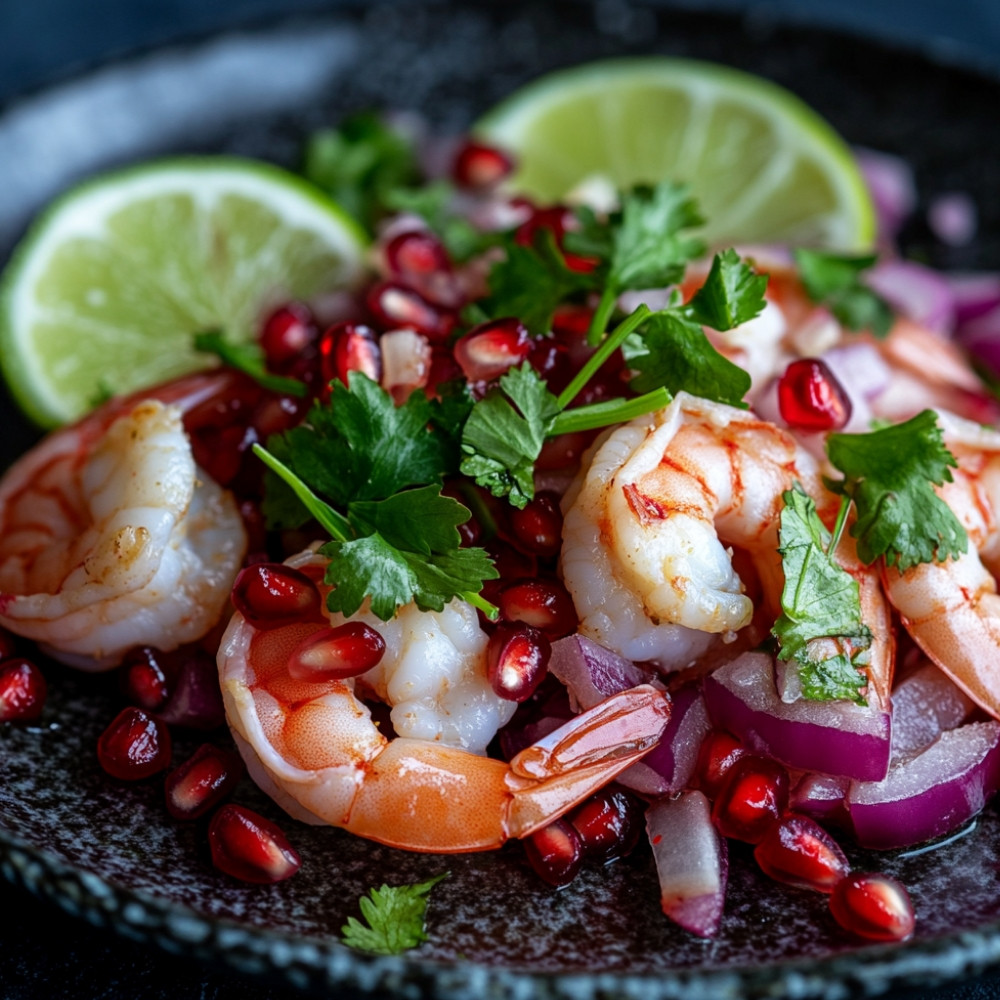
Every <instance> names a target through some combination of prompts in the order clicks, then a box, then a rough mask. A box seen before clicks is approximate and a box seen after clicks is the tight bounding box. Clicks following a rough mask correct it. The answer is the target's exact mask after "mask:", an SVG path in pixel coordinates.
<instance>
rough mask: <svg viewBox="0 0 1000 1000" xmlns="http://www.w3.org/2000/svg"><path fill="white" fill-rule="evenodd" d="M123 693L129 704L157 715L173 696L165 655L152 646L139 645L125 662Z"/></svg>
mask: <svg viewBox="0 0 1000 1000" xmlns="http://www.w3.org/2000/svg"><path fill="white" fill-rule="evenodd" d="M121 671H122V672H121V679H122V693H123V694H124V695H125V698H126V699H127V700H128V702H129V704H130V705H136V706H138V707H139V708H144V709H146V711H147V712H155V711H156V710H157V709H159V708H162V707H163V705H164V704H166V701H167V698H168V697H170V684H169V682H168V680H167V671H166V669H165V667H164V658H163V653H162V652H161V651H160V650H158V649H155V648H154V647H152V646H136V647H135V648H134V649H130V650H129V651H128V652H127V653H126V654H125V658H124V659H123V660H122V666H121Z"/></svg>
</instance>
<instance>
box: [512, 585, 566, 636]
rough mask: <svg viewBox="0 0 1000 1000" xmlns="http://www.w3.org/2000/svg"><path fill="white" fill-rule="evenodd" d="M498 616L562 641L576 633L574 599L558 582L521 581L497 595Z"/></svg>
mask: <svg viewBox="0 0 1000 1000" xmlns="http://www.w3.org/2000/svg"><path fill="white" fill-rule="evenodd" d="M500 614H501V616H502V617H503V618H504V620H505V621H509V622H524V623H525V624H526V625H531V626H533V627H534V628H537V629H539V630H540V631H542V632H544V633H545V635H546V636H548V638H549V639H561V638H562V637H563V636H566V635H570V634H571V633H573V632H575V631H576V627H577V624H578V619H577V616H576V608H575V607H574V606H573V598H572V597H570V596H569V592H568V591H567V590H566V588H565V587H564V586H563V585H562V584H561V583H560V582H559V581H558V580H521V581H519V582H517V583H512V584H509V585H508V586H506V587H504V588H503V590H502V591H501V592H500Z"/></svg>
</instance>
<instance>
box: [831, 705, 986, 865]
mask: <svg viewBox="0 0 1000 1000" xmlns="http://www.w3.org/2000/svg"><path fill="white" fill-rule="evenodd" d="M998 786H1000V723H997V722H993V721H990V722H974V723H969V724H968V725H966V726H960V727H959V728H958V729H952V730H949V731H948V732H945V733H942V734H941V738H940V739H938V740H937V741H936V742H935V743H933V744H932V745H931V746H930V747H928V748H927V749H926V750H924V751H923V752H922V753H920V754H917V755H916V756H915V757H911V758H910V759H909V760H908V761H906V762H904V763H901V764H899V765H897V766H896V767H894V768H893V769H892V770H891V771H890V772H889V775H888V776H887V777H886V779H885V780H884V781H878V782H857V781H856V782H852V784H851V787H850V790H849V791H848V793H847V808H848V810H849V812H850V817H851V824H852V825H853V827H854V835H855V837H856V839H857V841H858V843H859V844H861V846H862V847H871V848H875V849H876V850H888V849H890V848H896V847H911V846H912V845H914V844H922V843H924V842H925V841H928V840H934V839H935V838H936V837H943V836H944V835H945V834H947V833H951V832H952V831H954V830H957V829H958V828H959V827H961V826H962V825H963V824H964V823H966V822H968V821H969V820H970V819H972V817H973V816H975V815H976V814H977V813H978V812H979V811H980V810H981V809H982V808H983V806H985V805H986V803H987V802H988V801H989V799H990V798H991V797H992V796H993V795H994V793H995V792H996V791H997V788H998Z"/></svg>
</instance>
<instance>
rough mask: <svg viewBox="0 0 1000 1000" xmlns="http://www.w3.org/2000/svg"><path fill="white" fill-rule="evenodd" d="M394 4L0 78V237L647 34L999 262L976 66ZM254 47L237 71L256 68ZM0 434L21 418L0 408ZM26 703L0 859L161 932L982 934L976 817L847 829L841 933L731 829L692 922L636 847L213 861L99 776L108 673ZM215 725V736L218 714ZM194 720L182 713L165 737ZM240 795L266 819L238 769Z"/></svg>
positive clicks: (757, 980)
mask: <svg viewBox="0 0 1000 1000" xmlns="http://www.w3.org/2000/svg"><path fill="white" fill-rule="evenodd" d="M599 9H600V11H602V12H603V13H602V14H601V15H600V16H597V15H596V14H595V13H594V12H592V11H591V9H590V8H589V7H588V6H585V5H582V4H575V3H553V4H550V5H546V6H539V5H537V4H530V5H529V4H519V3H507V4H505V5H504V6H503V9H502V12H501V8H500V7H499V6H489V7H476V6H473V7H470V6H469V5H467V4H466V5H462V6H458V5H428V6H426V7H425V6H419V5H414V4H406V5H399V6H391V7H381V6H379V7H376V8H374V9H371V10H369V11H368V12H367V13H365V12H363V11H361V10H358V11H356V12H354V13H350V12H349V13H344V14H341V15H339V16H338V17H336V18H331V19H328V20H320V21H311V22H308V23H306V22H303V23H300V24H295V23H292V24H285V25H283V26H281V27H280V28H278V29H269V30H264V31H260V32H250V33H247V34H241V35H229V36H226V37H223V38H218V39H211V40H207V41H205V42H203V43H201V44H197V45H193V46H189V47H185V48H182V49H174V50H170V51H163V52H156V53H152V54H150V55H148V56H146V57H144V58H141V59H138V60H136V61H133V62H128V63H125V64H122V65H117V66H114V67H111V68H108V69H103V70H100V71H97V72H94V73H92V74H90V75H88V76H86V77H85V78H83V79H80V80H77V81H75V82H73V83H71V84H68V85H66V86H62V87H58V88H55V89H53V90H49V91H46V92H45V93H42V94H40V95H38V96H36V97H32V98H28V99H24V100H21V101H20V102H18V103H17V104H16V105H14V106H12V107H11V108H9V109H8V110H7V111H6V113H5V114H4V115H2V116H0V149H2V150H3V151H4V156H3V157H2V158H0V252H4V251H5V249H6V248H9V246H10V245H11V244H12V243H13V241H14V240H15V238H16V237H17V235H18V234H19V232H20V231H21V230H22V229H23V227H24V225H25V223H26V221H27V219H28V217H29V216H30V214H31V213H32V212H33V211H34V210H35V209H36V208H38V207H40V206H41V205H42V204H43V203H44V202H45V201H46V200H47V199H48V198H50V197H51V196H52V195H53V194H54V193H56V192H57V191H58V190H60V189H62V188H63V187H65V186H66V185H67V184H68V183H70V182H71V181H74V180H76V179H77V178H80V177H82V176H84V175H86V174H88V173H91V172H93V171H95V170H97V169H99V168H103V167H107V166H110V165H113V164H117V163H122V162H127V161H134V160H137V159H140V158H143V157H147V156H152V155H157V154H161V153H167V152H176V151H200V150H217V151H223V150H224V151H228V152H235V153H242V154H250V155H256V156H261V157H264V158H267V159H273V160H277V161H279V162H283V163H288V164H291V163H294V161H295V160H296V157H297V154H298V151H299V148H300V142H301V139H302V136H303V135H304V134H305V133H306V132H308V130H309V129H310V128H312V127H314V126H316V125H319V124H321V123H325V122H328V121H330V120H335V119H337V118H338V117H340V116H341V115H342V114H343V113H344V112H345V111H347V110H349V109H352V108H360V107H368V106H372V105H377V106H383V107H412V108H417V109H420V110H422V111H423V112H425V113H426V114H427V115H428V116H429V117H430V118H431V119H432V120H433V122H434V123H435V125H436V126H437V127H438V128H442V129H456V130H457V129H460V128H462V127H463V126H464V125H466V124H467V123H468V122H470V121H471V120H472V119H473V118H474V117H475V116H476V115H477V114H478V113H480V112H481V111H483V110H484V109H485V108H487V107H488V106H489V105H490V104H491V103H492V102H493V101H495V100H496V99H498V98H500V97H501V96H503V95H505V94H507V93H508V92H509V91H510V90H511V89H513V88H514V87H515V86H517V85H518V84H520V83H522V82H524V81H525V80H527V79H529V78H530V77H531V76H533V75H535V74H537V73H539V72H541V71H543V70H547V69H552V68H555V67H557V66H563V65H567V64H571V63H577V62H582V61H585V60H587V59H592V58H595V57H599V56H607V55H620V54H623V53H639V52H660V53H670V54H684V55H689V56H698V57H703V58H709V59H716V60H719V61H722V62H727V63H731V64H733V65H736V66H740V67H743V68H746V69H749V70H752V71H755V72H759V73H762V74H764V75H766V76H769V77H772V78H773V79H775V80H777V81H779V82H780V83H783V84H785V85H786V86H789V87H791V88H792V89H794V90H796V91H797V92H798V93H799V94H801V95H802V96H803V97H804V98H805V99H806V100H807V101H809V102H811V103H812V104H813V105H815V106H816V107H817V108H819V109H820V110H821V111H822V112H823V113H824V114H826V115H827V116H828V117H829V118H830V119H831V121H832V122H833V123H834V125H836V126H837V127H838V128H839V129H840V130H841V131H842V132H843V133H844V134H845V135H846V136H848V137H849V138H850V140H851V141H852V142H855V143H858V144H863V145H867V146H871V147H875V148H879V149H884V150H888V151H891V152H895V153H902V154H904V155H906V156H907V157H908V159H909V160H910V162H911V163H912V164H913V165H914V166H915V168H916V170H917V174H918V179H919V183H920V187H921V192H922V195H923V196H924V197H925V198H926V197H929V196H931V195H932V194H934V193H935V192H938V191H946V190H956V189H957V190H965V191H968V192H971V193H972V194H973V195H974V196H975V198H976V200H977V202H978V205H979V209H980V213H981V216H980V217H981V234H980V237H979V238H978V240H977V241H976V243H975V245H973V246H972V247H969V248H967V249H965V250H963V251H962V252H961V254H957V253H955V252H951V254H950V256H949V254H948V253H946V252H945V251H944V250H943V249H942V248H941V247H938V246H936V245H935V244H934V243H933V241H932V240H931V239H930V237H929V236H928V234H927V233H925V232H924V231H922V230H921V229H920V228H919V226H917V227H914V228H913V230H912V231H911V232H909V233H908V234H907V240H908V243H909V246H910V249H911V250H912V251H913V252H915V253H917V254H919V255H921V256H923V257H924V258H926V259H929V260H931V261H932V262H935V263H939V264H945V265H950V266H957V267H962V268H966V267H988V266H992V267H994V268H996V267H998V266H1000V185H998V184H997V183H996V180H997V178H1000V130H997V129H996V127H995V113H996V108H997V106H998V105H1000V84H998V83H997V82H996V81H994V80H991V79H986V78H982V77H979V76H976V75H974V74H972V73H970V72H968V71H963V70H959V69H955V68H948V67H943V66H940V65H935V64H933V63H932V62H930V61H928V60H927V59H925V58H923V57H921V56H919V55H914V54H912V53H906V52H897V51H892V50H889V49H887V48H884V47H882V46H878V45H875V44H872V43H870V42H864V41H860V40H856V39H848V38H845V37H839V36H833V35H831V34H828V33H823V32H819V31H815V30H807V29H804V28H782V27H776V26H766V25H762V24H760V23H754V24H746V23H742V22H740V21H737V20H735V19H727V18H722V17H710V16H705V15H695V14H691V13H679V12H676V11H674V12H668V11H665V10H662V9H661V10H657V9H655V8H647V7H643V6H634V7H627V6H624V5H618V4H615V5H607V4H603V5H601V7H600V8H599ZM262 70H263V71H262ZM3 418H4V421H5V433H4V436H3V438H4V440H3V457H4V459H5V460H9V459H11V458H12V457H13V456H14V455H15V454H17V453H18V452H19V451H20V450H22V449H23V448H24V447H26V446H27V444H28V442H30V440H31V437H32V432H31V431H30V429H29V428H27V427H25V426H24V425H23V424H21V423H19V421H18V418H17V417H16V416H15V415H14V413H13V411H12V408H11V407H10V405H9V404H6V406H5V408H4V409H3ZM50 682H51V695H50V700H49V703H48V705H47V708H46V712H45V715H44V717H43V720H42V724H41V725H39V726H37V727H31V728H11V727H5V728H0V774H2V775H3V779H2V782H0V866H2V870H3V872H4V874H5V875H6V876H7V877H8V878H9V879H11V880H12V881H15V882H18V883H22V884H24V885H26V886H28V887H29V888H30V889H32V890H33V891H35V892H36V893H38V894H39V895H41V896H43V897H47V898H49V899H51V900H54V901H56V902H57V903H58V904H59V905H61V906H62V907H63V908H65V909H66V910H69V911H71V912H75V913H79V914H82V915H84V916H86V917H87V918H88V919H90V920H91V921H92V922H95V923H98V924H100V925H102V926H111V927H114V928H116V929H117V930H119V931H121V932H123V933H125V934H127V935H129V936H131V937H137V938H139V939H142V940H147V941H152V942H155V943H157V944H160V945H162V946H164V947H167V948H169V949H171V950H174V951H179V952H181V953H184V954H188V955H195V956H199V957H209V958H213V959H216V960H221V961H222V962H224V963H227V964H229V965H231V966H233V967H236V968H238V969H241V970H245V971H247V970H248V971H251V972H262V973H268V974H277V975H280V976H283V977H285V978H286V980H287V981H288V982H291V983H293V984H296V985H306V986H311V987H312V988H314V989H317V990H320V991H323V990H327V989H329V990H334V989H338V990H339V989H345V988H346V989H350V988H353V989H355V990H357V991H359V992H362V993H374V994H377V995H393V996H407V997H412V996H420V995H428V996H429V995H433V996H435V997H438V998H441V1000H443V998H449V997H459V996H518V997H526V998H527V997H531V998H541V997H550V996H552V997H555V996H558V997H567V998H569V997H572V998H574V1000H586V998H589V997H598V996H600V997H611V996H615V997H618V996H632V997H643V998H650V1000H654V998H661V997H662V998H666V997H732V996H748V997H758V996H759V997H763V996H770V997H777V996H782V997H793V996H794V997H807V996H830V997H834V996H836V997H840V996H846V995H853V994H875V993H879V992H882V991H885V990H887V989H890V988H892V987H904V986H919V987H922V988H925V987H927V986H929V985H933V984H934V983H937V982H942V981H945V980H949V979H956V978H959V977H962V976H966V975H971V974H974V973H976V972H979V971H981V970H984V969H987V968H990V967H991V966H993V965H994V963H996V962H997V961H998V960H1000V893H998V892H997V889H996V875H997V865H998V862H1000V819H998V817H997V815H996V814H995V813H994V812H992V811H989V812H987V813H986V814H985V815H984V816H983V817H981V819H980V821H979V824H978V826H977V827H975V828H974V829H972V830H971V831H968V832H967V833H966V834H965V835H964V836H962V837H960V838H958V839H956V840H955V841H954V842H952V843H950V844H948V845H945V846H942V847H939V848H938V849H936V850H934V851H930V852H927V853H923V854H918V855H909V856H907V855H902V856H892V857H886V856H880V857H872V856H867V857H866V856H862V855H860V854H858V855H856V856H855V857H854V858H853V859H852V860H853V861H854V862H855V864H856V865H857V866H860V867H874V868H878V869H882V870H885V871H888V872H889V873H891V874H893V875H895V876H897V877H898V878H900V879H901V880H902V881H903V882H904V883H905V884H906V885H907V886H909V888H910V890H911V893H912V895H913V899H914V902H915V904H916V908H917V912H918V914H919V923H918V931H917V935H916V938H915V939H914V940H913V941H912V942H910V943H908V944H906V945H903V946H898V947H892V946H886V947H883V946H878V947H875V946H869V947H859V946H858V945H857V944H856V943H854V942H852V941H850V940H848V939H847V938H845V937H844V936H843V935H842V934H841V933H840V932H839V931H838V930H837V928H836V926H835V925H834V924H833V922H832V920H831V919H830V917H829V916H828V914H827V910H826V904H825V899H824V898H822V897H820V896H817V895H812V894H809V893H806V892H800V891H795V890H790V889H784V888H782V887H780V886H778V885H775V884H773V883H769V882H765V881H764V880H763V879H762V878H760V877H759V876H758V875H757V873H756V871H755V868H754V865H753V863H752V859H751V858H750V857H749V855H748V853H747V852H745V851H743V850H739V849H737V850H735V851H734V857H733V861H732V872H731V876H730V892H729V897H728V900H727V905H726V915H725V920H724V922H723V927H722V932H721V934H720V935H719V937H718V938H717V939H716V940H715V941H711V942H706V941H701V940H698V939H695V938H692V937H689V936H687V935H685V934H683V933H681V932H680V931H678V930H676V929H675V928H674V927H673V926H672V925H671V924H669V923H668V922H667V921H666V920H665V919H664V918H663V917H662V916H661V915H660V913H659V905H658V898H657V896H658V894H657V884H656V878H655V872H654V869H653V863H652V859H651V856H650V854H649V852H648V851H646V850H642V849H640V850H637V851H636V852H635V854H634V855H633V856H632V857H630V858H629V859H627V860H626V861H623V862H619V863H618V864H616V865H613V866H611V867H609V868H605V869H601V870H591V871H588V872H586V873H585V874H584V875H583V876H582V877H580V878H579V879H578V880H577V881H576V882H575V883H574V884H573V885H572V886H570V887H569V888H567V889H565V890H564V891H561V892H550V891H548V890H546V889H545V888H543V887H542V886H541V885H540V884H539V882H538V880H537V879H535V878H534V877H533V875H532V874H531V873H530V872H529V871H528V870H527V869H526V866H525V864H524V862H523V859H522V854H521V851H520V848H519V847H518V846H517V845H510V846H508V847H507V848H505V849H504V850H502V851H500V852H497V853H495V854H490V855H473V856H453V857H437V856H428V855H415V854H405V853H401V852H398V851H393V850H390V849H387V848H383V847H379V846H376V845H372V844H368V843H366V842H363V841H360V840H355V839H353V838H351V837H349V836H347V835H345V834H343V833H342V832H341V831H338V830H329V829H317V828H312V827H304V826H298V825H295V824H292V823H291V822H290V821H285V826H286V827H289V828H291V835H292V837H293V839H294V841H295V843H296V845H297V847H298V848H299V850H300V852H301V854H302V857H303V859H304V863H303V867H302V871H301V872H300V873H299V875H297V876H296V877H295V878H293V879H291V880H289V881H287V882H285V883H282V884H280V885H278V886H274V887H267V888H254V887H247V886H244V885H240V884H236V883H234V882H232V881H230V880H228V879H226V878H224V877H223V876H221V875H219V874H217V873H216V872H215V871H214V870H213V869H212V867H211V865H210V864H209V863H208V860H207V858H206V850H205V832H204V829H203V828H202V827H200V826H198V825H179V824H175V823H172V822H169V821H168V820H167V818H166V814H165V812H164V809H163V806H162V802H161V794H162V793H161V791H160V787H159V785H158V784H157V783H155V782H154V783H151V784H142V785H139V786H136V787H132V786H129V787H121V786H117V785H113V784H112V783H111V782H110V781H109V780H108V779H106V778H105V777H104V776H103V774H102V773H101V772H100V771H99V769H98V766H97V763H96V759H95V754H94V746H95V741H96V738H97V735H98V733H99V732H100V730H101V729H102V728H103V726H104V725H105V724H106V723H107V721H109V720H110V718H111V717H112V715H113V713H114V712H115V711H116V706H117V700H116V694H115V690H114V683H113V680H112V679H110V678H107V677H89V676H84V675H79V674H73V673H70V672H67V671H63V670H60V669H58V668H56V667H54V666H53V667H52V668H51V670H50ZM219 738H220V739H222V738H224V737H222V736H220V737H219ZM196 742H197V741H196V740H194V739H189V740H186V741H182V742H181V745H180V746H179V747H178V750H177V757H178V759H180V757H181V756H182V755H183V754H184V753H186V752H189V751H191V750H192V749H193V748H194V746H195V745H196ZM239 799H240V801H242V802H244V803H246V804H247V805H249V806H251V807H252V808H257V809H259V810H260V811H261V812H263V813H265V814H266V815H269V816H272V817H273V818H275V819H280V818H281V817H280V816H279V815H278V810H276V809H275V808H274V807H273V806H272V805H271V804H270V802H269V801H267V800H265V799H264V797H263V796H262V795H260V794H259V793H258V792H257V791H256V790H255V789H254V788H253V787H251V786H249V785H247V786H246V787H244V788H242V789H241V791H240V793H239ZM442 871H450V872H451V876H450V878H448V879H447V880H446V881H445V882H443V883H442V884H441V885H440V886H439V887H438V888H437V889H435V891H434V895H433V900H432V904H431V908H430V912H429V930H430V935H431V940H430V941H429V942H428V943H427V944H426V945H424V946H423V947H421V948H420V950H419V951H416V952H411V953H410V954H408V955H406V956H403V957H400V958H369V957H366V956H363V955H360V954H357V953H355V952H352V951H349V950H348V949H346V948H344V947H342V946H341V945H340V944H339V943H338V940H337V938H338V929H339V928H340V926H341V925H342V924H343V923H344V920H345V918H346V917H347V916H348V915H349V914H352V913H354V912H356V906H357V899H358V897H359V896H360V895H361V894H362V893H364V892H365V891H366V890H367V889H368V888H369V887H370V886H372V885H373V884H379V883H380V882H382V881H383V880H387V881H391V882H395V883H402V882H411V881H418V880H422V879H425V878H427V877H429V876H431V875H434V874H437V873H439V872H442Z"/></svg>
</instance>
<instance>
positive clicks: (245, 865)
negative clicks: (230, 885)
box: [208, 805, 302, 884]
mask: <svg viewBox="0 0 1000 1000" xmlns="http://www.w3.org/2000/svg"><path fill="white" fill-rule="evenodd" d="M208 843H209V846H210V847H211V850H212V863H213V864H214V865H215V867H216V868H218V869H219V870H220V871H223V872H225V873H226V874H227V875H232V876H233V878H238V879H242V880H243V881H244V882H258V883H262V884H268V883H271V882H281V881H282V880H283V879H286V878H289V877H291V876H292V875H294V874H295V873H296V872H297V871H298V870H299V866H300V865H301V863H302V862H301V861H300V860H299V856H298V854H296V853H295V850H294V849H293V848H292V845H291V844H289V842H288V838H287V837H285V835H284V833H282V832H281V830H280V829H279V828H278V827H277V826H276V825H275V824H274V823H272V822H271V821H270V820H267V819H264V817H263V816H260V815H258V814H257V813H255V812H253V811H251V810H250V809H246V808H244V807H243V806H235V805H225V806H222V808H221V809H219V811H218V812H217V813H216V814H215V815H214V816H213V817H212V822H211V823H210V824H209V827H208Z"/></svg>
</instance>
